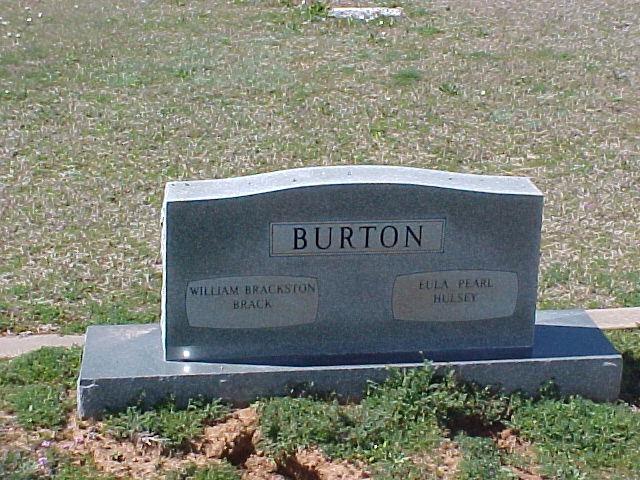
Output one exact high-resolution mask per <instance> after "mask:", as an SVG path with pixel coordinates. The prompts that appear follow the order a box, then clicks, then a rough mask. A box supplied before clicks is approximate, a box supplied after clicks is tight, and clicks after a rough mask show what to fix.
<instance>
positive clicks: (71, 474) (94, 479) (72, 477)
mask: <svg viewBox="0 0 640 480" xmlns="http://www.w3.org/2000/svg"><path fill="white" fill-rule="evenodd" d="M47 460H48V467H49V469H50V476H48V477H45V478H51V480H89V479H91V480H115V478H116V477H113V476H111V475H107V474H104V473H102V472H100V471H99V470H98V469H97V467H96V465H95V464H94V463H93V460H92V459H91V458H89V457H85V458H83V459H82V461H81V462H78V459H77V458H73V457H71V456H70V455H68V454H65V453H61V452H59V451H57V450H51V451H50V452H49V455H48V458H47ZM40 478H42V477H40Z"/></svg>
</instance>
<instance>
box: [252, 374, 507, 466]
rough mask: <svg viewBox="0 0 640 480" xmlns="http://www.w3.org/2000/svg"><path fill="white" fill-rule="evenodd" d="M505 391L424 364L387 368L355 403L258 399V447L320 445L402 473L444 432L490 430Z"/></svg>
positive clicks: (275, 450)
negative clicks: (439, 372)
mask: <svg viewBox="0 0 640 480" xmlns="http://www.w3.org/2000/svg"><path fill="white" fill-rule="evenodd" d="M508 411H509V398H508V397H504V396H501V395H494V393H493V392H492V391H491V390H490V389H484V388H477V387H475V386H473V385H469V384H466V383H462V382H460V381H458V380H457V379H456V378H455V376H454V375H453V374H448V375H446V376H444V377H441V376H437V375H435V374H434V370H433V369H432V368H431V367H430V366H425V368H421V369H414V370H409V371H406V372H402V371H399V370H394V371H392V372H391V374H390V377H389V379H388V380H387V381H386V382H384V383H383V384H381V385H375V384H372V385H371V386H370V388H369V390H368V392H367V395H366V397H365V398H364V399H363V400H362V402H361V403H360V404H357V405H340V404H338V402H337V401H335V400H333V401H326V400H320V399H314V398H274V399H270V400H265V401H263V402H261V404H260V422H261V431H262V433H263V435H264V447H265V448H266V449H267V450H268V451H269V452H271V454H272V455H273V456H275V457H276V458H283V457H286V456H287V455H289V454H291V453H292V452H294V451H295V450H296V449H297V448H306V447H319V448H321V449H322V450H323V451H324V452H325V453H326V454H327V455H329V456H331V457H336V458H348V459H360V460H363V461H366V462H368V463H370V464H372V465H374V466H375V467H376V468H378V469H379V470H380V471H388V472H389V471H395V470H394V469H395V468H398V469H399V470H397V472H402V471H404V472H406V471H407V469H406V467H407V463H408V462H409V456H410V454H411V453H414V452H417V451H421V450H429V449H432V448H433V447H435V446H437V445H438V444H439V443H440V442H441V441H442V439H443V437H444V435H445V433H446V432H449V431H458V430H462V429H465V428H466V429H468V430H469V431H476V430H479V429H491V428H494V427H495V425H496V424H497V423H498V422H500V420H501V419H502V418H503V417H504V416H505V415H506V414H507V412H508Z"/></svg>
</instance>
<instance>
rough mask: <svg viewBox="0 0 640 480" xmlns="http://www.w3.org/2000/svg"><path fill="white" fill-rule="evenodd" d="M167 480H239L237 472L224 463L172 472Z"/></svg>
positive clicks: (167, 476)
mask: <svg viewBox="0 0 640 480" xmlns="http://www.w3.org/2000/svg"><path fill="white" fill-rule="evenodd" d="M166 479H167V480H240V474H239V473H238V471H237V470H236V469H235V468H234V467H233V466H232V465H229V464H228V463H226V462H222V463H220V464H217V465H212V466H210V467H203V468H198V467H196V466H195V465H194V466H190V467H187V468H185V469H183V470H181V471H172V472H169V473H168V474H167V475H166Z"/></svg>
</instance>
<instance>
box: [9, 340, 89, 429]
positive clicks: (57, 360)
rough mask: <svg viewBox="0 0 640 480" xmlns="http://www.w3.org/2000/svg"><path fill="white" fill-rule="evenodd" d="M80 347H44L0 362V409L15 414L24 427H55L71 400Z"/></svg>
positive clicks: (65, 415)
mask: <svg viewBox="0 0 640 480" xmlns="http://www.w3.org/2000/svg"><path fill="white" fill-rule="evenodd" d="M80 357H81V350H80V348H70V349H65V348H60V347H44V348H41V349H39V350H36V351H34V352H29V353H27V354H24V355H22V356H20V357H16V358H14V359H12V360H9V361H3V362H0V409H2V410H6V411H8V412H9V413H13V414H15V416H16V418H17V421H18V423H19V424H20V425H21V426H22V427H24V428H27V429H38V428H46V429H59V428H60V427H62V426H64V425H65V424H66V417H67V414H68V413H69V412H70V411H71V410H72V409H73V406H74V403H73V400H72V399H71V398H70V397H69V395H68V393H67V391H68V390H69V389H70V388H72V387H73V386H74V385H75V381H76V378H77V375H78V370H79V367H80Z"/></svg>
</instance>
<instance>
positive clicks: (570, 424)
mask: <svg viewBox="0 0 640 480" xmlns="http://www.w3.org/2000/svg"><path fill="white" fill-rule="evenodd" d="M509 423H510V425H511V426H512V427H513V428H515V429H516V430H517V432H518V435H519V436H521V437H522V438H524V439H525V440H528V441H531V442H533V444H534V448H535V450H536V451H537V452H538V454H539V461H540V463H541V464H542V466H543V469H544V471H545V473H546V474H548V475H551V476H553V478H576V479H577V478H584V476H585V475H593V476H594V477H593V478H602V477H600V476H599V475H604V474H605V473H606V472H608V471H610V470H613V469H615V471H616V473H617V474H618V475H622V477H621V478H632V477H630V476H629V475H632V474H634V472H635V473H637V472H638V465H640V415H638V414H637V413H634V412H632V411H631V410H630V409H629V407H628V406H627V405H624V404H623V405H611V404H599V403H594V402H592V401H590V400H585V399H583V398H579V397H571V398H567V399H553V398H543V399H541V400H538V401H536V400H532V399H526V400H524V401H523V403H522V405H520V406H519V407H518V408H517V409H516V410H515V412H514V414H513V416H512V417H511V419H510V422H509Z"/></svg>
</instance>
